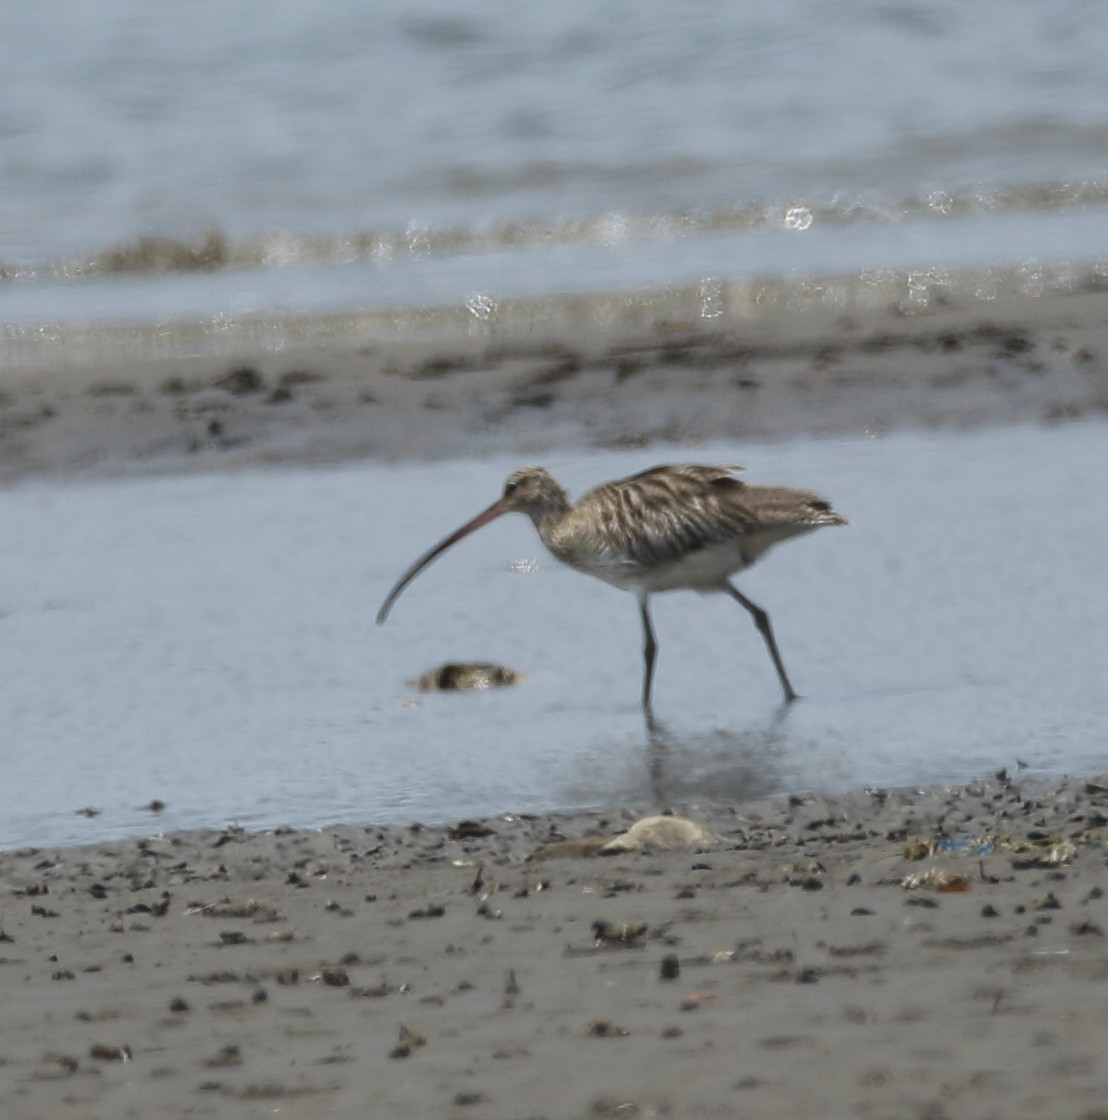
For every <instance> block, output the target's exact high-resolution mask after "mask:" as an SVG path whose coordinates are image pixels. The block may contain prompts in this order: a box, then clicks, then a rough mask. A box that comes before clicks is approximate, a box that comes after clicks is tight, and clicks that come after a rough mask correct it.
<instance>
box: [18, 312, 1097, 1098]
mask: <svg viewBox="0 0 1108 1120" xmlns="http://www.w3.org/2000/svg"><path fill="white" fill-rule="evenodd" d="M1105 298H1106V297H1105V296H1103V295H1100V294H1095V295H1082V296H1068V297H1064V298H1062V297H1059V298H1050V299H1041V300H1027V301H1022V302H1019V303H1012V304H1006V305H1003V306H1001V305H999V304H989V305H980V306H976V307H974V308H968V309H940V310H937V311H934V312H930V313H927V314H925V315H919V316H913V317H904V316H898V315H895V314H892V313H873V314H871V315H865V316H852V317H849V318H844V317H836V316H826V317H825V318H824V319H823V320H822V321H821V320H820V319H819V317H818V316H809V317H806V318H805V320H804V321H803V322H794V321H792V320H790V319H786V318H778V319H772V318H767V319H766V320H764V321H760V322H759V323H758V324H755V325H751V324H746V325H741V324H740V325H731V326H729V327H722V326H721V327H717V328H714V329H704V328H703V327H702V326H700V325H690V324H683V323H658V324H653V325H652V326H651V327H650V328H649V329H646V330H644V331H643V332H641V333H640V334H639V335H638V336H635V337H619V338H616V337H607V336H599V335H598V336H596V337H592V338H587V339H579V338H575V339H573V340H572V342H570V341H567V340H565V339H561V340H555V341H536V340H534V339H530V340H527V341H525V342H513V341H511V340H495V339H483V340H469V341H467V342H466V343H465V344H464V345H461V344H460V345H456V346H454V347H451V348H443V347H442V346H441V345H437V344H433V343H430V342H424V343H416V342H412V343H407V344H404V345H400V344H390V345H387V346H386V345H378V344H375V343H373V342H372V340H366V342H365V344H364V345H362V346H358V347H348V348H345V349H344V348H342V347H335V348H333V349H328V348H315V349H312V350H310V351H309V350H305V351H303V352H299V353H290V352H287V351H286V352H283V353H282V354H281V355H280V356H276V355H273V354H264V355H258V354H241V355H234V356H227V357H225V358H221V359H219V360H215V359H211V358H206V359H162V360H159V361H157V362H146V361H127V360H119V361H113V362H111V363H109V364H102V365H100V366H81V367H80V368H69V367H66V368H59V369H56V370H42V369H39V370H36V371H35V373H34V375H33V376H32V375H31V374H29V373H20V372H15V371H11V370H9V371H7V372H2V373H0V479H3V480H6V481H12V480H17V479H19V478H23V477H28V476H33V475H47V476H67V475H73V474H80V475H89V474H103V475H109V476H110V475H112V474H119V473H133V472H135V471H143V470H186V471H187V470H210V469H226V468H232V467H243V466H248V465H253V464H262V463H267V462H297V461H299V462H304V461H339V460H342V459H347V458H353V457H363V456H377V457H382V458H387V459H402V458H405V457H411V456H450V455H457V454H461V453H470V454H472V453H474V452H477V451H480V452H491V451H506V450H511V451H514V452H518V453H519V455H520V457H521V458H523V457H527V458H530V457H532V456H537V455H539V454H540V453H541V452H542V451H543V450H545V449H549V448H561V449H564V448H566V447H572V446H627V445H638V444H642V445H647V444H649V443H651V442H653V441H656V440H666V441H670V442H674V441H676V442H689V443H695V442H697V441H699V440H704V439H709V438H719V437H721V436H726V437H727V438H733V439H734V440H735V441H736V442H743V441H748V440H758V439H773V438H776V437H781V436H795V435H797V434H804V433H813V434H820V433H832V432H848V431H872V432H880V431H882V430H884V429H886V428H889V427H893V426H897V427H911V426H915V427H919V426H928V425H939V424H959V425H973V424H982V423H1003V422H1009V421H1017V420H1018V421H1026V420H1043V421H1054V420H1060V419H1065V418H1067V417H1070V416H1078V415H1083V414H1094V413H1099V412H1103V411H1104V409H1105V407H1106V406H1108V359H1106V357H1105V355H1108V315H1106V314H1105ZM1017 777H1018V776H1017ZM510 808H511V807H510V806H505V810H507V809H510ZM674 808H675V809H676V810H677V811H679V812H681V813H682V814H683V815H685V816H688V817H690V818H692V819H694V820H696V821H697V822H699V823H700V824H702V825H704V826H706V827H707V828H709V829H710V830H711V831H712V833H713V835H714V836H715V838H716V839H714V840H713V841H711V842H710V843H707V844H705V845H702V846H700V847H692V848H682V849H678V850H673V851H658V850H646V851H639V852H629V853H623V854H616V855H609V856H599V855H596V854H595V847H596V844H595V843H589V842H586V843H585V844H584V845H583V846H577V847H574V846H572V845H571V846H570V847H568V848H566V847H561V848H559V847H555V848H554V849H553V851H551V850H549V847H548V846H549V845H551V844H555V845H556V844H558V843H559V842H560V841H562V840H564V839H579V838H581V837H587V836H588V835H589V834H603V835H613V834H615V833H618V832H620V831H622V830H623V829H624V828H625V827H626V826H627V825H628V824H630V823H631V820H632V819H633V816H632V815H622V814H621V815H619V817H618V819H617V818H616V817H615V816H610V817H609V818H607V819H606V818H605V817H604V816H603V815H599V814H591V815H589V814H581V815H577V816H573V817H563V816H552V817H544V818H529V819H519V818H515V819H513V818H508V817H504V818H500V819H495V820H489V821H483V822H465V823H456V824H455V825H454V826H452V827H447V828H422V827H416V826H413V827H412V828H378V827H375V826H374V825H373V824H372V823H369V824H367V826H366V827H352V826H342V827H335V828H332V829H327V830H324V831H322V832H293V831H277V832H263V833H256V834H248V833H243V832H238V831H227V832H213V833H203V834H188V835H175V836H168V837H153V838H150V839H148V840H141V841H138V842H136V841H126V842H119V843H114V844H100V845H96V846H94V847H85V848H68V849H60V850H46V849H43V850H19V851H9V852H6V853H0V927H2V932H0V981H2V984H3V989H2V990H3V992H4V994H5V996H6V997H7V998H5V999H4V1000H3V1001H2V1002H0V1027H2V1028H3V1029H2V1030H0V1039H2V1040H3V1041H2V1042H0V1083H2V1085H3V1090H2V1096H3V1100H4V1115H5V1118H7V1117H11V1118H13V1120H30V1118H35V1120H39V1118H42V1120H47V1118H49V1120H56V1118H57V1117H64V1116H74V1117H81V1118H82V1120H83V1118H85V1117H89V1116H129V1115H133V1116H158V1117H166V1118H172V1117H178V1116H180V1117H185V1116H210V1117H220V1116H234V1117H262V1116H272V1115H274V1114H276V1113H279V1114H280V1115H283V1116H296V1117H301V1116H302V1117H316V1116H326V1117H336V1118H343V1117H352V1118H353V1117H364V1116H389V1117H405V1116H411V1117H426V1116H450V1117H454V1116H459V1117H460V1116H481V1117H504V1118H506V1120H508V1118H511V1120H516V1118H520V1117H534V1118H545V1117H550V1118H561V1117H566V1118H577V1117H595V1116H612V1117H616V1116H619V1117H625V1116H645V1117H658V1116H668V1115H672V1116H707V1115H711V1116H752V1115H756V1116H759V1117H782V1118H785V1117H788V1118H790V1120H792V1118H795V1117H798V1116H858V1117H881V1118H898V1117H904V1118H916V1117H919V1118H923V1117H929V1118H932V1120H935V1118H941V1117H947V1116H949V1117H959V1118H975V1117H981V1118H992V1117H997V1118H1000V1117H1004V1118H1012V1117H1024V1116H1026V1117H1031V1116H1034V1117H1040V1116H1044V1115H1049V1116H1057V1117H1073V1118H1075V1120H1094V1118H1098V1117H1099V1118H1103V1117H1105V1116H1108V1112H1106V1111H1105V1105H1104V1085H1105V1083H1106V1079H1108V1058H1106V1057H1105V1055H1104V1052H1103V1047H1102V1045H1101V1044H1100V1041H1099V1040H1100V1039H1101V1038H1103V1037H1104V1035H1103V1033H1102V1032H1103V1031H1104V1030H1105V1029H1106V1027H1108V1000H1106V999H1105V991H1104V990H1102V988H1101V985H1102V984H1104V983H1106V982H1108V964H1106V962H1105V956H1104V940H1103V930H1104V928H1105V927H1106V925H1108V914H1106V913H1105V906H1106V903H1105V897H1104V891H1105V888H1106V886H1108V883H1106V879H1108V874H1106V867H1105V862H1106V861H1105V855H1104V848H1103V843H1104V837H1105V833H1104V829H1105V827H1106V826H1108V781H1105V780H1101V781H1096V782H1085V781H1083V780H1073V781H1067V782H1062V783H1057V784H1055V785H1053V786H1037V785H1031V784H1030V783H1028V784H1026V785H1025V784H1023V783H1021V782H1019V781H1018V780H1016V781H1013V780H1012V779H1011V778H1010V777H1009V776H1008V775H1006V774H1002V775H1001V776H1000V777H999V778H997V779H993V780H990V781H988V782H982V783H981V784H980V785H979V786H975V787H971V788H966V789H963V788H957V789H948V790H939V791H930V792H921V793H904V792H895V791H894V792H883V791H863V792H858V793H856V794H853V795H849V796H845V797H822V796H813V797H803V798H799V797H798V798H788V799H777V800H773V801H767V802H762V803H757V804H739V805H731V806H723V807H710V806H675V807H674ZM643 811H644V812H646V811H648V807H647V806H643ZM544 847H547V851H546V853H545V854H546V855H547V856H549V857H550V858H538V859H536V858H531V857H534V856H535V853H536V852H538V851H540V850H541V849H543V848H544Z"/></svg>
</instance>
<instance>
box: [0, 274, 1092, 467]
mask: <svg viewBox="0 0 1108 1120" xmlns="http://www.w3.org/2000/svg"><path fill="white" fill-rule="evenodd" d="M1106 301H1108V295H1105V294H1104V293H1101V292H1083V293H1076V294H1066V295H1061V294H1059V295H1047V296H1042V297H1040V298H1030V297H1028V298H1020V299H1016V298H1007V299H1003V300H996V301H992V302H988V301H980V302H977V303H974V304H970V305H963V306H950V307H947V306H942V305H938V306H933V307H931V308H930V309H928V310H925V311H921V312H919V313H917V314H912V315H905V314H903V313H901V312H899V311H898V310H896V309H889V308H871V309H868V310H864V311H857V312H851V313H835V312H832V311H829V310H819V311H816V310H812V309H806V310H805V311H804V312H803V313H801V312H797V313H794V314H790V313H788V312H786V311H784V310H776V311H773V312H767V313H766V314H765V315H763V316H761V317H759V318H757V319H750V320H741V319H730V320H723V319H720V320H690V321H674V320H659V321H652V320H650V319H649V317H647V318H645V319H644V320H643V321H642V322H640V323H638V324H637V325H635V326H634V327H633V328H632V327H628V326H626V325H615V326H610V327H606V328H601V327H596V326H594V327H592V328H591V329H588V330H581V331H572V332H571V331H568V330H563V331H561V332H551V331H550V330H548V329H545V328H542V327H535V328H534V329H532V330H529V331H527V332H525V333H520V332H515V333H503V334H497V333H496V332H495V331H493V332H490V333H488V334H484V335H481V336H475V337H470V336H467V335H466V334H465V333H464V332H459V333H458V334H456V335H454V336H451V337H450V338H447V339H444V338H431V337H412V338H405V339H396V338H392V339H386V340H384V341H382V340H380V339H377V338H375V337H373V336H372V335H370V334H368V333H367V334H365V335H364V336H363V335H361V334H359V333H358V332H356V331H355V332H353V333H351V332H349V331H347V332H345V333H342V332H336V337H335V339H334V340H333V341H328V340H326V339H323V340H315V341H312V342H302V343H296V342H295V341H291V342H289V343H288V344H287V345H282V346H281V347H280V348H262V347H258V348H256V349H249V348H246V349H242V350H241V352H239V351H234V350H229V351H227V352H221V354H220V356H219V357H213V356H211V355H206V356H191V357H190V356H172V355H170V356H166V355H164V354H160V353H159V352H158V351H157V347H156V346H154V345H153V343H151V344H150V345H149V346H147V347H146V348H145V349H144V348H143V346H141V345H139V344H138V343H136V344H135V346H134V347H133V348H127V347H120V348H118V349H117V350H115V351H113V352H111V353H109V354H108V355H106V356H105V355H103V354H99V355H98V354H97V353H92V352H90V354H88V355H82V356H80V357H74V356H73V355H72V354H67V353H65V352H60V353H59V354H54V352H53V351H52V350H51V349H50V348H49V347H47V348H44V349H43V350H42V351H41V353H40V352H38V351H36V352H35V353H36V355H37V357H35V358H34V360H30V359H28V361H27V362H25V363H24V364H22V365H19V366H13V367H11V368H8V369H0V480H12V479H15V478H19V477H24V476H27V475H32V474H34V475H42V474H47V475H51V474H53V475H57V474H63V475H64V474H72V473H84V474H88V473H95V474H104V475H111V474H119V473H132V472H134V471H136V470H150V469H153V470H178V471H179V470H186V471H187V470H197V469H203V470H212V469H223V468H227V467H237V466H244V465H251V464H264V463H284V462H337V461H343V460H347V459H356V458H367V457H376V458H382V459H389V460H402V459H406V458H428V457H451V456H458V455H472V454H489V453H493V452H514V453H518V454H519V455H520V456H521V457H522V458H530V457H534V456H537V455H539V454H541V453H542V452H544V451H549V450H550V449H553V448H565V447H574V446H576V447H623V446H630V447H634V446H647V445H649V444H652V443H658V442H667V443H677V444H681V443H687V444H693V445H695V444H696V443H698V442H701V441H704V440H718V439H733V440H734V441H735V442H736V444H740V445H741V444H742V443H743V442H746V441H756V440H765V439H779V438H790V437H795V436H798V435H806V434H834V433H849V432H860V431H866V432H871V433H880V432H882V431H886V430H889V429H890V428H894V427H896V428H905V427H909V428H910V427H916V428H918V427H928V426H935V425H942V424H948V425H950V424H953V425H963V426H965V425H976V424H986V423H1006V422H1013V421H1020V422H1026V421H1038V420H1042V421H1048V422H1049V421H1058V420H1064V419H1067V418H1070V417H1074V416H1081V415H1089V414H1094V415H1095V414H1099V413H1103V411H1104V410H1105V408H1106V407H1108V315H1106V314H1105V310H1106ZM52 355H53V356H52Z"/></svg>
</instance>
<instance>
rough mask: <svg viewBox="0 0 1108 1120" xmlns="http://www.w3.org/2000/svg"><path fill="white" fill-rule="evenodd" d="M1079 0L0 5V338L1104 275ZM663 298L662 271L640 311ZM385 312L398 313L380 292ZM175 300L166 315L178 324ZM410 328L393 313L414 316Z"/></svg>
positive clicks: (722, 301) (1070, 282) (1053, 284)
mask: <svg viewBox="0 0 1108 1120" xmlns="http://www.w3.org/2000/svg"><path fill="white" fill-rule="evenodd" d="M1101 16H1102V12H1101V9H1100V8H1099V6H1098V5H1097V4H1096V3H1095V0H1084V2H1083V0H1068V2H1066V0H1057V2H1053V3H1048V4H1044V3H1037V2H1031V0H1015V2H1013V0H979V2H977V3H975V4H972V5H967V4H964V3H955V2H953V0H932V2H929V3H911V4H909V3H899V2H892V0H844V2H843V3H840V4H836V5H830V6H829V5H827V4H822V3H818V2H816V0H780V2H778V3H775V4H772V5H760V6H751V5H745V4H721V3H718V2H715V0H691V2H689V3H686V4H680V5H675V4H672V3H668V2H663V0H636V2H635V3H630V2H626V0H564V2H562V3H559V4H554V5H519V4H515V3H509V2H507V0H474V2H473V3H470V4H467V5H463V6H459V5H457V4H453V3H447V2H445V0H416V2H414V3H412V2H410V0H403V2H400V0H373V2H370V3H366V2H365V0H319V2H318V3H314V4H310V5H309V4H304V3H301V2H299V0H266V2H265V3H261V2H259V0H237V2H235V3H230V4H228V3H224V2H217V0H196V2H194V3H190V4H187V5H152V4H148V3H144V2H143V0H99V2H98V3H96V4H87V3H78V2H76V0H54V2H52V3H50V4H23V5H7V6H6V7H5V9H4V12H3V13H2V14H0V68H2V72H3V73H4V75H5V79H4V96H3V98H0V200H2V203H0V309H2V310H0V320H2V321H3V323H4V330H3V338H2V340H0V345H5V344H6V352H5V351H3V350H0V358H3V357H5V356H6V357H7V358H8V360H9V361H13V362H14V361H27V360H34V359H35V358H36V356H37V355H38V354H39V352H38V351H37V350H35V343H38V344H40V345H42V346H45V347H47V349H49V347H50V345H55V346H56V345H57V343H58V339H59V334H63V335H64V333H65V331H66V330H67V329H73V328H74V327H75V326H77V325H79V324H90V323H91V324H102V325H107V324H120V323H123V324H146V325H147V326H149V325H150V324H155V325H157V326H158V327H159V328H160V331H159V333H158V334H157V338H158V339H159V343H158V345H159V346H160V347H162V349H163V350H172V349H173V348H174V346H185V345H191V342H190V343H186V342H185V339H186V338H187V339H189V340H194V339H195V337H196V325H197V324H200V325H201V326H203V327H204V328H205V329H209V330H210V332H211V333H212V334H213V335H218V336H219V337H220V338H227V337H228V332H229V331H230V332H233V331H234V329H235V328H236V327H237V326H240V325H245V326H246V327H249V325H250V323H252V322H253V323H257V321H259V320H265V319H269V320H273V319H278V320H279V321H280V323H281V324H282V325H283V327H284V328H285V329H287V330H288V331H290V332H293V333H296V332H304V331H310V330H311V329H312V323H313V320H315V319H317V318H318V317H320V316H324V315H332V316H333V315H335V314H344V313H351V314H354V313H360V314H363V315H364V314H372V313H383V314H385V315H386V318H384V319H382V320H381V321H380V323H379V325H381V324H384V323H388V322H393V323H395V324H398V325H399V326H401V327H403V326H404V324H405V322H406V320H405V318H404V315H405V313H406V312H411V311H412V310H413V309H417V308H418V309H427V308H432V307H434V308H439V307H441V308H452V309H455V310H456V309H458V308H467V309H468V311H469V313H470V314H471V315H472V317H473V319H474V321H475V323H476V324H480V323H482V322H487V321H488V320H489V319H490V318H495V316H496V313H497V309H498V308H499V307H501V306H502V305H503V303H504V301H505V300H508V299H521V298H523V299H527V300H531V301H537V302H538V303H539V304H540V305H541V304H542V303H543V302H544V301H547V302H549V301H556V300H557V299H558V298H559V297H564V296H565V295H567V294H570V293H573V294H576V295H578V296H580V295H582V294H584V295H591V294H596V295H603V296H606V297H609V298H610V297H611V296H612V294H613V293H615V294H619V293H625V292H635V291H638V292H641V291H643V290H652V291H658V292H661V293H664V292H665V291H666V290H669V289H673V288H675V287H680V286H684V287H688V286H689V285H697V286H699V289H700V290H701V292H702V294H703V300H702V304H701V311H702V313H703V314H704V315H705V316H709V317H710V316H713V315H718V314H720V313H722V312H724V311H727V310H731V311H736V310H737V311H739V312H742V311H744V310H749V309H750V308H752V307H756V306H757V305H758V304H759V302H763V303H764V302H765V300H766V299H767V298H768V297H767V293H773V298H774V299H775V300H781V299H785V300H787V299H788V298H789V293H790V291H791V290H792V289H794V288H796V289H804V288H805V287H810V285H811V284H812V283H813V281H816V282H818V284H819V291H820V292H821V293H822V295H823V297H824V298H827V299H832V300H833V299H843V298H846V297H844V294H843V293H844V291H845V292H847V293H849V298H850V299H858V298H864V297H865V293H866V292H867V290H870V289H872V290H873V292H874V293H875V295H876V296H877V297H878V298H881V299H885V298H887V296H888V293H889V288H888V282H889V277H890V276H892V277H894V281H895V283H894V290H895V293H896V294H897V297H898V298H900V299H902V300H904V301H907V302H908V303H909V304H912V303H915V304H917V305H921V304H924V303H926V302H927V301H928V300H930V299H932V298H934V297H935V294H936V293H937V292H945V293H946V294H953V295H956V296H967V297H969V298H990V297H991V296H992V295H995V294H996V293H997V292H999V291H1003V290H1006V289H1014V290H1017V291H1028V292H1030V293H1031V294H1039V293H1041V292H1044V291H1050V290H1054V289H1058V288H1061V289H1069V288H1071V287H1074V286H1083V285H1089V284H1092V285H1097V286H1099V285H1100V284H1101V283H1104V282H1106V281H1108V264H1106V263H1105V262H1106V260H1108V67H1105V65H1104V61H1103V60H1104V58H1105V57H1106V56H1108V21H1105V20H1104V19H1103V18H1101ZM659 306H660V307H661V308H662V310H664V300H663V302H662V303H661V304H660V305H659ZM389 314H391V315H393V316H394V317H397V316H398V318H393V319H388V318H387V315H389ZM186 323H188V324H191V327H192V329H191V330H190V331H188V332H186V333H185V334H184V335H181V336H178V335H177V334H176V333H175V332H176V330H177V328H178V327H179V326H180V325H182V324H186ZM409 325H410V324H409Z"/></svg>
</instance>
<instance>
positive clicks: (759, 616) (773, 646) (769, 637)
mask: <svg viewBox="0 0 1108 1120" xmlns="http://www.w3.org/2000/svg"><path fill="white" fill-rule="evenodd" d="M727 590H728V592H729V593H730V595H731V597H732V598H733V599H734V600H735V602H736V603H739V604H740V605H741V606H744V607H745V608H746V609H747V610H748V611H749V612H750V617H751V618H752V619H754V625H755V626H757V627H758V632H759V633H760V634H761V635H762V637H763V638H764V639H765V643H766V648H767V649H768V650H769V655H770V657H772V658H773V666H774V668H775V669H776V670H777V676H778V677H779V678H780V680H781V687H782V688H783V689H784V690H785V700H786V702H788V703H791V702H792V701H793V700H795V699H796V693H795V692H794V691H793V686H792V685H791V684H790V683H789V674H788V673H786V672H785V666H784V663H783V662H782V661H781V654H780V653H778V652H777V641H776V640H775V638H774V637H773V627H772V626H771V625H770V622H769V615H768V614H766V612H765V611H764V610H762V608H761V607H760V606H758V604H757V603H752V602H751V601H750V600H749V599H748V598H747V597H746V596H745V595H744V594H743V593H742V592H741V591H740V590H739V589H738V588H737V587H735V586H734V584H731V583H728V584H727Z"/></svg>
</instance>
